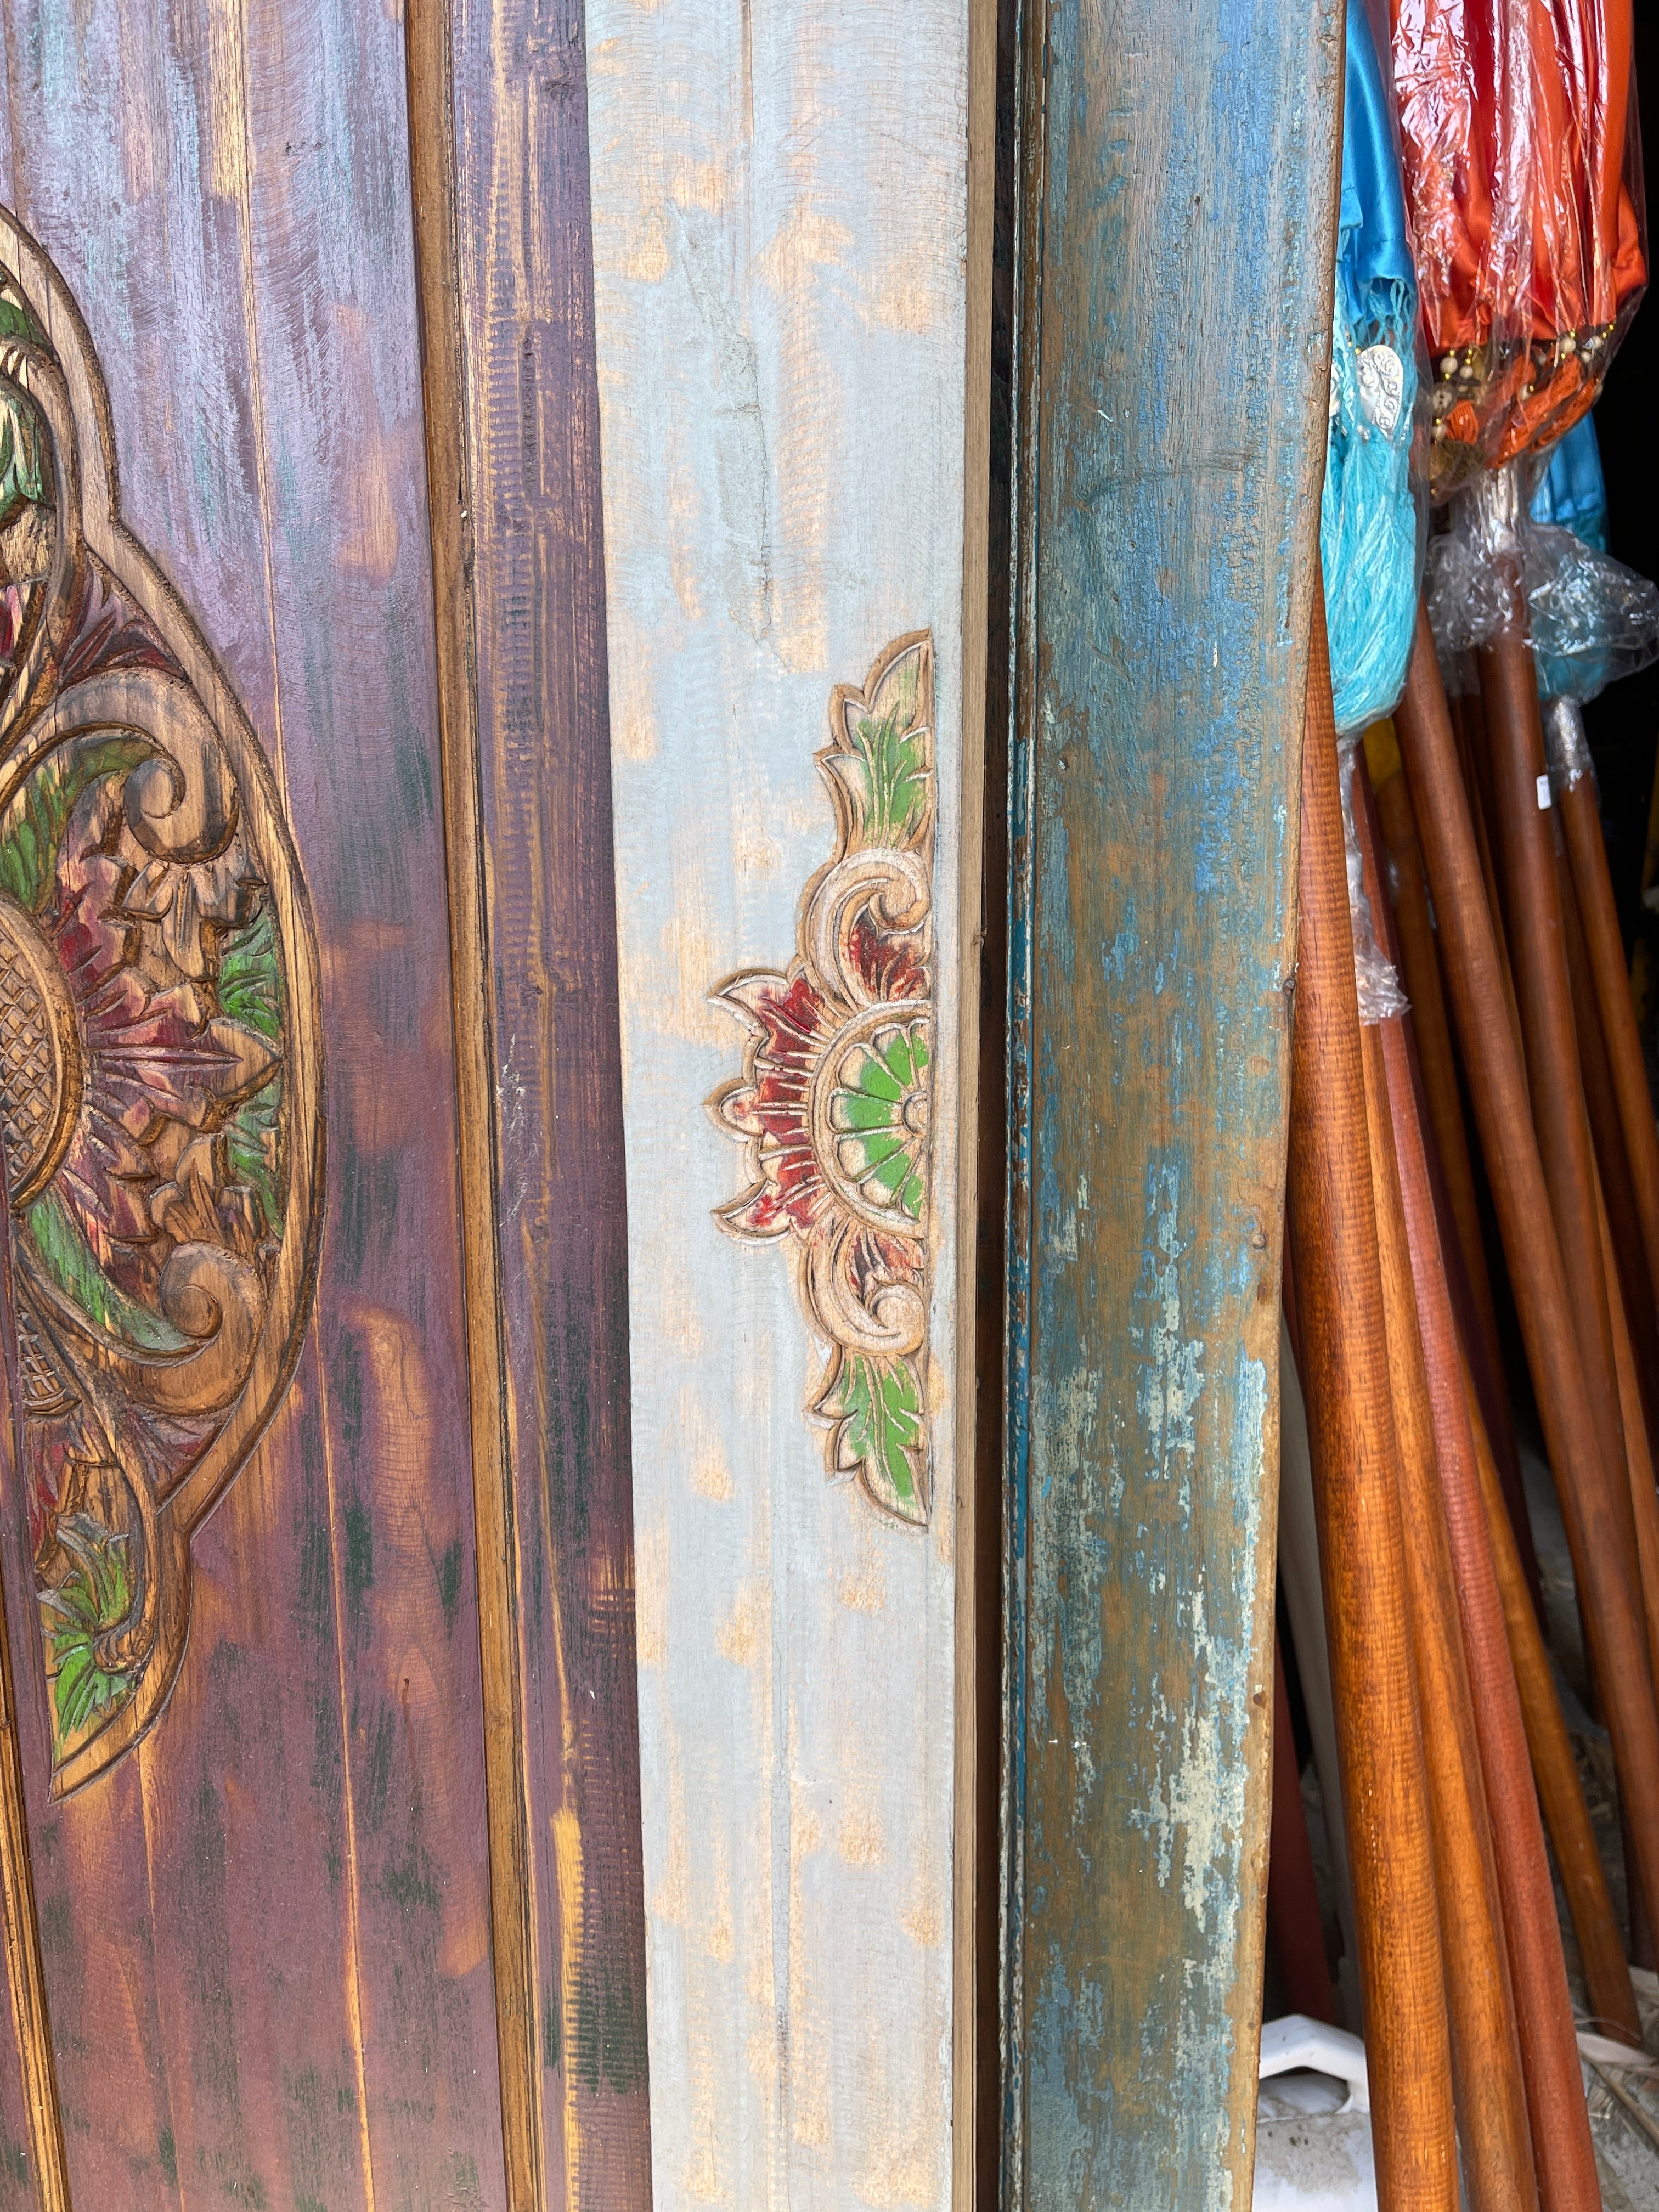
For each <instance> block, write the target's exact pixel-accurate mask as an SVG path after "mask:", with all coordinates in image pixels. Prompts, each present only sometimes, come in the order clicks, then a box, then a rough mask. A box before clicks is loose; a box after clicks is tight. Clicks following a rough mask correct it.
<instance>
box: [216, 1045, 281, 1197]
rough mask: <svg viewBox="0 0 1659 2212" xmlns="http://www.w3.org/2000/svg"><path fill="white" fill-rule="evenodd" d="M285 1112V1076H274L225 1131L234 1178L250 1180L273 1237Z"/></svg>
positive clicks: (238, 1113)
mask: <svg viewBox="0 0 1659 2212" xmlns="http://www.w3.org/2000/svg"><path fill="white" fill-rule="evenodd" d="M241 1018H242V1019H243V1020H244V1021H246V1020H247V1018H248V1017H247V1016H246V1015H243V1016H242V1017H241ZM282 1111H283V1079H282V1077H281V1076H280V1075H273V1076H272V1077H271V1079H270V1082H269V1083H267V1084H265V1085H263V1086H262V1087H261V1088H260V1089H259V1090H258V1091H255V1092H254V1094H253V1096H252V1098H249V1099H246V1100H244V1102H243V1103H242V1104H241V1105H240V1106H239V1107H238V1108H237V1109H236V1113H235V1115H234V1119H233V1120H232V1121H231V1124H230V1126H229V1127H228V1129H227V1130H226V1132H225V1147H226V1152H227V1155H228V1162H229V1167H230V1176H231V1181H232V1182H243V1183H246V1185H247V1187H248V1188H249V1189H250V1190H251V1191H252V1193H253V1194H254V1196H255V1197H256V1198H257V1199H258V1201H259V1212H260V1214H261V1215H262V1217H263V1218H264V1225H265V1227H266V1228H267V1229H268V1230H269V1231H270V1234H271V1235H272V1236H273V1237H275V1236H276V1235H277V1234H278V1233H279V1232H280V1231H281V1229H282V1226H283V1190H282V1175H283V1168H282Z"/></svg>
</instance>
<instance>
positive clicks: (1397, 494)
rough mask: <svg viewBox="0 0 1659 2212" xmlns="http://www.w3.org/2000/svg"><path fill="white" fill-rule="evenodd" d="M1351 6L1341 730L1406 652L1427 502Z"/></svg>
mask: <svg viewBox="0 0 1659 2212" xmlns="http://www.w3.org/2000/svg"><path fill="white" fill-rule="evenodd" d="M1378 52H1379V49H1378V46H1377V44H1376V40H1375V38H1374V36H1373V33H1372V29H1371V27H1370V22H1369V21H1368V20H1367V16H1366V13H1365V9H1364V4H1363V0H1349V4H1348V42H1347V85H1346V103H1345V109H1344V116H1343V131H1342V204H1341V214H1340V226H1339V232H1338V243H1337V265H1336V298H1335V307H1334V316H1333V321H1332V337H1331V409H1330V437H1329V443H1328V448H1327V453H1326V463H1325V488H1324V493H1323V495H1322V501H1321V506H1320V552H1321V564H1322V569H1323V572H1324V580H1325V608H1326V622H1327V626H1328V632H1329V636H1330V648H1331V690H1332V696H1333V702H1334V707H1335V710H1336V726H1337V728H1338V730H1339V731H1340V732H1344V731H1351V730H1361V729H1364V727H1365V726H1366V724H1367V723H1370V722H1373V721H1375V720H1376V719H1377V717H1378V716H1379V715H1381V714H1387V713H1388V711H1389V708H1391V707H1392V706H1393V705H1394V703H1395V701H1396V700H1397V699H1398V697H1399V696H1400V693H1401V688H1402V687H1403V685H1404V684H1405V680H1406V665H1407V661H1408V659H1410V656H1411V646H1412V635H1413V625H1414V623H1415V618H1416V604H1417V587H1418V580H1419V575H1420V574H1421V559H1422V546H1423V538H1424V531H1425V522H1426V501H1425V498H1424V497H1423V495H1422V486H1421V469H1420V460H1419V466H1418V467H1417V468H1416V469H1415V470H1414V468H1413V453H1414V452H1416V453H1419V455H1420V451H1421V447H1420V441H1418V440H1417V439H1416V436H1415V433H1416V430H1417V428H1418V427H1419V407H1418V398H1419V392H1420V390H1421V381H1420V378H1419V363H1418V359H1417V350H1416V349H1417V344H1418V334H1417V324H1418V315H1417V292H1416V286H1415V283H1414V282H1413V276H1412V257H1411V246H1410V242H1409V240H1408V238H1407V230H1406V210H1405V203H1404V200H1403V197H1402V196H1401V186H1400V169H1399V155H1398V149H1397V147H1396V145H1395V138H1394V125H1393V118H1392V115H1391V112H1390V107H1389V87H1388V82H1387V79H1386V77H1385V76H1384V74H1383V67H1382V64H1381V62H1380V60H1379V58H1378Z"/></svg>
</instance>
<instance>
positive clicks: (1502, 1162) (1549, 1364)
mask: <svg viewBox="0 0 1659 2212" xmlns="http://www.w3.org/2000/svg"><path fill="white" fill-rule="evenodd" d="M1396 725H1397V727H1398V729H1399V732H1400V738H1401V755H1402V757H1403V758H1404V760H1405V763H1406V774H1407V779H1408V781H1409V782H1410V785H1411V792H1412V804H1413V811H1415V814H1416V817H1417V823H1418V831H1419V836H1421V838H1422V841H1423V853H1424V858H1425V861H1426V862H1427V865H1428V871H1429V887H1430V890H1431V892H1432V893H1433V896H1434V903H1435V912H1436V915H1437V920H1438V922H1439V926H1440V936H1441V943H1442V946H1443V951H1444V954H1445V968H1446V981H1447V985H1448V989H1449V995H1450V998H1451V1002H1452V1015H1453V1018H1454V1020H1455V1023H1456V1025H1457V1032H1458V1036H1459V1038H1460V1040H1461V1042H1462V1049H1463V1062H1464V1066H1465V1067H1466V1069H1467V1070H1468V1076H1469V1082H1470V1090H1471V1097H1472V1103H1473V1104H1474V1114H1475V1121H1476V1126H1477V1128H1478V1129H1479V1132H1480V1142H1481V1149H1482V1151H1483V1152H1484V1154H1485V1156H1486V1170H1487V1176H1488V1180H1489V1182H1490V1184H1491V1188H1492V1202H1493V1206H1494V1208H1495V1210H1496V1212H1497V1215H1498V1229H1499V1233H1500V1235H1501V1236H1502V1238H1503V1242H1504V1254H1505V1256H1506V1258H1507V1259H1508V1261H1509V1269H1510V1284H1511V1286H1512V1288H1513V1291H1514V1293H1515V1301H1516V1312H1517V1315H1518V1317H1519V1319H1520V1323H1521V1331H1522V1339H1523V1340H1524V1342H1525V1345H1526V1350H1527V1358H1528V1365H1529V1366H1530V1369H1531V1371H1532V1376H1533V1383H1534V1389H1535V1392H1536V1395H1537V1399H1538V1407H1539V1413H1540V1417H1541V1420H1542V1422H1543V1426H1544V1437H1545V1444H1546V1448H1547V1451H1548V1454H1549V1458H1550V1463H1551V1465H1552V1467H1553V1469H1554V1471H1555V1478H1556V1482H1557V1485H1558V1487H1559V1493H1560V1498H1561V1506H1562V1517H1563V1519H1564V1521H1565V1524H1566V1530H1567V1540H1568V1543H1569V1545H1570V1547H1571V1552H1572V1559H1573V1571H1574V1573H1575V1575H1576V1577H1577V1581H1578V1587H1579V1589H1580V1590H1581V1591H1582V1592H1583V1595H1584V1610H1585V1612H1586V1614H1587V1616H1588V1618H1589V1623H1590V1637H1591V1644H1592V1649H1593V1651H1594V1654H1595V1662H1596V1666H1597V1669H1598V1672H1599V1674H1600V1676H1601V1684H1602V1690H1603V1694H1604V1696H1605V1697H1606V1699H1607V1719H1608V1723H1609V1727H1610V1730H1611V1733H1612V1735H1613V1748H1614V1753H1615V1756H1616V1758H1617V1760H1618V1764H1619V1771H1620V1784H1621V1787H1622V1788H1623V1790H1624V1791H1625V1794H1626V1801H1627V1802H1628V1805H1629V1808H1630V1814H1631V1822H1632V1827H1633V1829H1634V1830H1635V1832H1636V1836H1637V1843H1638V1854H1639V1856H1640V1858H1641V1864H1642V1869H1643V1881H1644V1889H1645V1893H1646V1894H1647V1895H1648V1896H1650V1897H1652V1896H1654V1895H1656V1894H1659V1715H1656V1712H1655V1709H1654V1700H1653V1689H1652V1683H1651V1679H1650V1674H1649V1670H1648V1661H1647V1635H1646V1626H1645V1623H1644V1620H1643V1618H1642V1614H1641V1611H1640V1603H1639V1599H1638V1595H1637V1593H1636V1590H1635V1589H1634V1586H1633V1583H1632V1577H1631V1576H1630V1574H1629V1573H1628V1571H1627V1570H1626V1559H1628V1557H1629V1543H1628V1541H1627V1540H1626V1534H1625V1532H1626V1529H1627V1528H1629V1527H1630V1526H1631V1522H1632V1516H1631V1510H1630V1498H1629V1492H1628V1489H1627V1488H1626V1494H1625V1497H1624V1499H1623V1510H1622V1512H1621V1511H1620V1510H1619V1502H1618V1501H1617V1500H1616V1499H1615V1498H1614V1496H1613V1488H1612V1479H1611V1474H1610V1472H1609V1469H1608V1468H1607V1466H1606V1464H1605V1463H1604V1462H1603V1459H1602V1456H1601V1452H1600V1450H1599V1449H1598V1448H1597V1444H1596V1429H1595V1415H1594V1413H1593V1411H1592V1408H1591V1406H1590V1403H1589V1389H1588V1387H1587V1385H1586V1383H1585V1380H1584V1369H1583V1360H1582V1358H1581V1357H1580V1354H1579V1351H1578V1342H1577V1335H1576V1334H1575V1332H1574V1328H1573V1324H1572V1316H1571V1305H1570V1302H1569V1297H1568V1291H1567V1282H1566V1276H1565V1272H1564V1270H1563V1268H1562V1265H1561V1255H1560V1249H1559V1246H1558V1244H1557V1243H1556V1239H1555V1234H1554V1230H1553V1224H1552V1218H1551V1214H1550V1207H1549V1196H1548V1192H1547V1188H1546V1185H1545V1182H1544V1171H1543V1166H1542V1164H1541V1161H1540V1158H1539V1155H1538V1140H1537V1138H1536V1136H1535V1134H1534V1130H1533V1125H1532V1116H1531V1114H1530V1111H1529V1109H1528V1099H1527V1088H1526V1078H1525V1076H1524V1074H1523V1073H1522V1066H1521V1059H1520V1054H1519V1053H1518V1052H1517V1051H1516V1047H1515V1039H1514V1036H1513V1033H1512V1031H1511V1030H1510V1024H1509V1019H1508V1016H1507V1013H1506V1012H1505V1011H1504V1005H1503V999H1502V992H1501V986H1500V983H1499V979H1498V953H1497V947H1496V945H1495V943H1494V941H1493V938H1492V922H1491V919H1490V916H1489V915H1488V914H1487V911H1486V896H1485V892H1484V890H1483V888H1482V886H1481V882H1480V862H1479V860H1477V858H1476V855H1475V851H1474V831H1473V829H1472V828H1471V826H1470V823H1469V815H1468V805H1467V803H1466V802H1465V800H1464V797H1463V788H1462V779H1461V777H1460V776H1459V775H1458V772H1457V765H1456V761H1455V756H1454V753H1453V750H1452V743H1451V731H1450V727H1449V723H1448V721H1447V719H1446V702H1445V699H1444V696H1443V693H1442V691H1441V688H1440V671H1439V669H1438V667H1437V664H1436V661H1435V657H1434V639H1433V635H1432V634H1431V631H1430V629H1429V618H1428V614H1427V611H1426V610H1425V608H1423V607H1422V606H1421V605H1419V609H1418V621H1417V642H1416V645H1415V647H1414V648H1413V653H1412V661H1411V669H1410V673H1409V675H1408V678H1407V691H1406V696H1405V699H1404V700H1403V701H1402V702H1401V708H1400V711H1399V714H1398V715H1397V717H1396ZM1620 1479H1621V1480H1623V1479H1624V1476H1623V1469H1622V1467H1621V1468H1620ZM1632 1541H1633V1540H1632Z"/></svg>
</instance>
